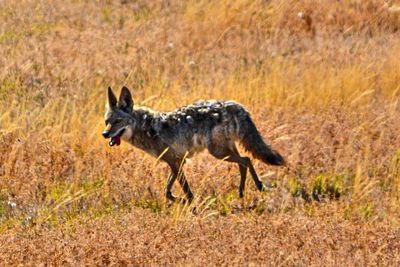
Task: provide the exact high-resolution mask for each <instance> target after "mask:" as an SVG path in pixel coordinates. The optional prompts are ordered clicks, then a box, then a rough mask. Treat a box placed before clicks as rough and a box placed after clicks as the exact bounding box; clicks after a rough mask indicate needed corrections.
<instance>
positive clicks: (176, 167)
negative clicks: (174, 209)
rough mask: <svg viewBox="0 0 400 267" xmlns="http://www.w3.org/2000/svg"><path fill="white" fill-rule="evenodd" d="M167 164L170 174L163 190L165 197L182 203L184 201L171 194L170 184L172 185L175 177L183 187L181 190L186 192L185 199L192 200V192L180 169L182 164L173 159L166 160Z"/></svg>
mask: <svg viewBox="0 0 400 267" xmlns="http://www.w3.org/2000/svg"><path fill="white" fill-rule="evenodd" d="M167 163H168V165H169V166H170V168H171V174H170V175H169V177H168V181H167V188H166V190H165V197H166V198H167V199H169V200H171V201H173V202H175V201H179V202H182V203H185V202H186V200H185V199H181V198H177V197H175V196H174V195H173V194H172V186H173V185H174V182H175V180H176V178H178V181H179V183H180V185H181V187H182V189H183V191H184V192H185V194H186V198H187V200H188V201H189V203H190V202H192V200H193V193H192V191H191V190H190V187H189V184H188V182H187V180H186V177H185V174H184V173H183V172H182V171H181V168H182V167H183V164H182V165H181V163H180V161H175V162H168V161H167Z"/></svg>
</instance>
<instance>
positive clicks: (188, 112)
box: [102, 86, 285, 201]
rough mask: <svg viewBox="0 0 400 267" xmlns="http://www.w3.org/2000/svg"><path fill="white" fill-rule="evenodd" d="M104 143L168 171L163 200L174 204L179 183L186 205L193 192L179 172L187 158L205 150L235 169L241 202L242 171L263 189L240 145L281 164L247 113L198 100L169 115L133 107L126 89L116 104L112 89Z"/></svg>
mask: <svg viewBox="0 0 400 267" xmlns="http://www.w3.org/2000/svg"><path fill="white" fill-rule="evenodd" d="M105 123H106V129H105V130H104V131H103V133H102V134H103V137H104V138H110V141H109V145H110V146H114V145H120V143H121V139H122V140H124V141H126V142H129V143H131V144H132V145H134V146H136V147H138V148H140V149H142V150H144V151H145V152H147V153H149V154H151V155H153V156H155V157H158V158H160V159H162V160H163V161H165V162H166V163H167V164H168V165H169V167H170V168H171V171H172V172H171V174H170V175H169V178H168V182H167V188H166V191H165V196H166V197H167V198H168V199H170V200H172V201H175V200H177V198H176V197H175V196H173V195H172V193H171V189H172V185H173V184H174V182H175V180H176V179H177V178H178V181H179V183H180V185H181V186H182V188H183V191H184V192H185V194H186V197H187V199H188V200H189V201H191V200H192V199H193V193H192V191H191V190H190V187H189V184H188V182H187V180H186V178H185V175H184V173H183V172H182V170H181V168H182V167H183V164H184V162H185V159H186V158H190V157H191V156H193V155H194V154H195V153H196V152H200V151H202V150H204V149H205V148H207V149H208V151H209V152H210V154H211V155H213V156H214V157H216V158H218V159H224V160H226V161H229V162H235V163H237V164H238V165H239V171H240V186H239V196H240V197H243V191H244V186H245V181H246V175H247V169H249V170H250V174H251V176H252V177H253V180H254V182H255V184H256V186H257V189H258V190H260V191H262V190H264V188H265V186H264V184H263V183H262V182H261V180H260V179H259V178H258V176H257V173H256V171H255V169H254V167H253V164H252V163H251V160H250V159H249V158H248V157H242V156H240V155H239V152H238V150H237V148H236V145H235V141H239V142H240V143H241V144H242V145H243V146H244V148H245V149H246V150H247V151H250V152H251V153H252V154H253V156H254V157H256V158H257V159H260V160H262V161H263V162H265V163H268V164H271V165H283V164H284V163H285V161H284V159H283V157H282V156H281V155H280V154H279V153H278V152H277V151H275V150H273V149H272V148H271V147H270V146H269V145H267V144H266V143H265V142H264V141H263V139H262V137H261V135H260V133H259V132H258V130H257V128H256V126H255V124H254V122H253V120H252V119H251V117H250V114H249V112H248V111H247V110H246V109H245V108H244V107H243V106H242V105H240V104H238V103H236V102H233V101H216V100H202V101H198V102H195V103H193V104H192V105H188V106H184V107H180V108H178V109H176V110H174V111H171V112H158V111H153V110H150V109H148V108H143V107H136V106H135V105H134V103H133V100H132V95H131V93H130V91H129V89H128V88H126V87H125V86H124V87H123V88H122V91H121V94H120V96H119V100H118V101H117V98H116V97H115V95H114V93H113V91H112V89H111V87H109V88H108V103H107V110H106V113H105Z"/></svg>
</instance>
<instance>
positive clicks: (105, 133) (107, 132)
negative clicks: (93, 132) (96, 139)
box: [101, 131, 110, 138]
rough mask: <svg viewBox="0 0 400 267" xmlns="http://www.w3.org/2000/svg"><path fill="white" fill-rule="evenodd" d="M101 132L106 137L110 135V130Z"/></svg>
mask: <svg viewBox="0 0 400 267" xmlns="http://www.w3.org/2000/svg"><path fill="white" fill-rule="evenodd" d="M101 134H102V135H103V137H104V138H108V137H109V135H110V132H109V131H104V132H102V133H101Z"/></svg>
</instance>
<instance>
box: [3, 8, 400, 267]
mask: <svg viewBox="0 0 400 267" xmlns="http://www.w3.org/2000/svg"><path fill="white" fill-rule="evenodd" d="M399 59H400V2H399V1H391V0H348V1H322V0H303V1H297V0H289V1H283V0H269V1H261V0H256V1H250V0H231V1H225V0H221V1H206V0H198V1H176V0H171V1H161V0H156V1H146V0H138V1H134V0H132V1H131V0H120V1H83V0H67V1H61V0H56V1H49V0H41V1H39V0H16V1H6V0H0V265H1V266H17V265H28V266H49V265H50V266H54V265H65V266H83V265H89V266H93V265H98V266H108V265H113V266H136V265H145V266H148V265H178V266H182V265H184V266H186V265H189V266H210V265H225V266H226V265H241V266H243V265H250V266H260V265H263V266H310V265H311V266H366V265H372V266H374V265H378V266H398V265H399V264H400V103H399V96H400V60H399ZM109 85H111V86H112V87H113V88H114V89H116V91H119V90H120V88H121V87H122V86H123V85H127V86H128V87H129V88H130V89H131V90H132V92H133V95H134V99H135V101H136V102H135V103H136V104H140V105H146V106H150V107H151V108H153V109H159V110H172V109H174V108H175V107H177V106H181V105H185V104H189V103H191V102H193V101H194V100H197V99H205V98H213V99H233V100H236V101H238V102H241V103H243V104H244V105H245V106H246V107H247V108H248V109H249V110H250V111H251V113H252V114H253V118H254V120H255V122H256V124H257V125H258V127H259V129H260V132H261V133H262V135H263V136H264V138H265V139H266V140H268V142H270V143H271V144H272V145H273V147H275V148H276V149H277V150H278V151H279V152H281V154H282V155H284V156H285V158H286V160H287V162H288V166H287V167H272V166H267V165H265V164H263V163H261V162H259V161H254V163H255V168H256V169H257V171H258V173H259V174H260V176H261V178H262V180H263V181H264V182H266V183H267V184H268V185H269V187H270V190H269V191H267V192H262V193H260V192H258V191H257V190H256V188H255V186H254V183H253V182H252V180H251V179H248V181H247V186H246V192H245V197H244V198H243V199H240V198H239V197H238V185H239V172H238V170H237V166H236V165H232V164H230V163H227V162H223V161H218V160H217V159H214V158H213V157H212V156H210V155H208V154H207V153H202V154H199V155H197V156H195V157H194V158H192V159H191V160H190V161H189V162H188V163H187V165H186V166H185V172H186V175H187V177H188V180H189V183H190V185H191V187H192V189H193V191H194V194H195V201H194V203H193V204H192V205H191V206H188V205H183V204H171V203H169V202H168V201H166V199H165V197H164V189H165V186H166V181H167V176H168V172H169V169H168V167H167V165H165V164H164V163H162V162H157V161H156V160H155V159H154V158H152V157H151V156H148V155H146V154H145V153H143V152H142V151H140V150H138V149H136V148H134V147H132V146H130V145H127V144H122V145H121V146H119V147H112V148H110V147H109V146H108V140H105V139H103V138H102V136H101V131H102V130H103V128H104V119H103V114H104V106H105V102H106V88H107V87H108V86H109ZM174 192H175V194H177V195H183V192H182V191H181V189H180V187H179V185H178V183H177V184H176V185H175V186H174ZM194 206H195V207H196V212H192V208H193V207H194Z"/></svg>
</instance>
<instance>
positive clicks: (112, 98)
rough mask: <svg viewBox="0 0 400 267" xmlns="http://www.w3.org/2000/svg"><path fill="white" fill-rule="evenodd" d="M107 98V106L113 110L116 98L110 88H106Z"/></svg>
mask: <svg viewBox="0 0 400 267" xmlns="http://www.w3.org/2000/svg"><path fill="white" fill-rule="evenodd" d="M107 96H108V106H109V107H110V108H111V109H112V108H115V107H116V106H117V98H116V97H115V95H114V93H113V91H112V89H111V87H108V91H107Z"/></svg>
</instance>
